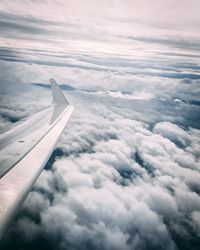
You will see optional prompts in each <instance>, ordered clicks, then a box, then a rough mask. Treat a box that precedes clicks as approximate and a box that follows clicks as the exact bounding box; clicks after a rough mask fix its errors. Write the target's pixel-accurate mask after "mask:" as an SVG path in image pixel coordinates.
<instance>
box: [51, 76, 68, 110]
mask: <svg viewBox="0 0 200 250" xmlns="http://www.w3.org/2000/svg"><path fill="white" fill-rule="evenodd" d="M50 83H51V90H52V96H53V103H54V104H60V105H65V106H67V105H68V104H69V103H68V101H67V99H66V98H65V96H64V94H63V93H62V91H61V89H60V87H59V86H58V84H57V83H56V81H55V80H54V79H50Z"/></svg>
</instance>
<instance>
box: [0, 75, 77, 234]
mask: <svg viewBox="0 0 200 250" xmlns="http://www.w3.org/2000/svg"><path fill="white" fill-rule="evenodd" d="M50 82H51V89H52V95H53V105H52V107H51V108H48V109H46V110H44V111H41V112H39V113H37V114H36V115H33V116H31V117H30V119H29V120H27V121H25V122H24V123H22V124H20V125H19V126H18V127H16V128H13V129H12V130H11V131H8V132H6V133H5V134H3V135H2V136H1V137H0V144H1V145H3V146H2V147H1V155H0V158H1V159H0V168H1V169H3V170H2V171H1V169H0V239H1V238H2V237H3V234H4V233H5V231H6V229H7V228H8V226H9V224H10V223H11V221H12V219H13V218H14V216H15V214H16V212H17V210H18V208H19V207H20V206H21V204H22V203H23V201H24V200H25V198H26V196H27V194H28V192H29V191H30V189H31V187H32V186H33V184H34V182H35V181H36V179H37V178H38V176H39V175H40V173H41V171H42V169H43V167H44V166H45V164H46V163H47V161H48V159H49V158H50V156H51V154H52V152H53V149H54V147H55V145H56V143H57V141H58V139H59V137H60V135H61V134H62V132H63V131H64V129H65V127H66V125H67V122H68V120H69V118H70V116H71V114H72V112H73V107H72V106H71V105H69V103H68V101H67V100H66V98H65V96H64V95H63V93H62V92H61V90H60V88H59V87H58V85H57V84H56V82H55V80H53V79H50Z"/></svg>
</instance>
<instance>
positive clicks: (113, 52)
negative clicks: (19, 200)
mask: <svg viewBox="0 0 200 250" xmlns="http://www.w3.org/2000/svg"><path fill="white" fill-rule="evenodd" d="M199 10H200V2H199V1H198V0H191V1H186V0H177V1H172V0H169V1H165V0H159V1H158V0H148V1H145V0H125V1H122V0H115V1H114V0H102V1H96V0H93V1H92V0H83V1H76V0H73V1H72V0H66V1H60V0H56V1H51V0H46V1H37V0H32V1H31V0H16V1H9V0H5V1H4V0H2V1H0V37H1V39H0V100H1V101H0V132H1V133H3V132H4V131H6V130H7V129H9V127H12V126H15V123H16V122H18V121H20V120H22V119H24V118H26V117H28V116H29V115H31V114H33V113H35V112H37V111H39V110H42V109H44V108H45V107H48V106H49V105H51V93H50V89H49V78H55V79H56V80H57V82H58V83H59V84H61V86H62V87H63V91H64V93H65V95H66V97H67V99H68V100H69V102H70V104H72V105H73V106H74V107H75V111H74V113H73V115H72V117H71V120H70V122H69V124H68V126H67V128H66V130H65V132H64V134H63V136H62V137H61V139H60V140H59V142H58V145H57V147H56V149H55V151H54V153H53V155H52V157H51V158H50V160H49V162H48V163H47V165H46V166H45V169H44V170H43V171H42V173H41V175H40V177H39V179H38V180H37V182H36V183H35V185H34V187H33V190H32V191H31V192H30V193H29V195H28V197H27V199H26V201H25V202H24V204H23V206H22V208H21V209H20V211H19V214H18V216H17V218H16V219H15V220H14V222H13V224H12V225H11V227H10V229H9V231H8V233H7V235H6V236H5V238H4V239H3V241H2V249H5V250H7V249H16V250H18V249H20V250H23V249H42V250H45V249H48V250H49V249H50V250H51V249H52V250H55V249H58V250H64V249H65V250H66V249H67V250H78V249H83V250H93V249H95V250H96V249H97V250H98V249H101V250H104V249H105V250H151V249H152V250H153V249H170V250H182V249H187V250H188V249H189V250H193V249H198V247H199V245H200V233H199V232H200V186H199V183H200V161H199V158H200V146H199V145H200V142H199V140H200V130H199V129H200V126H199V121H200V107H199V104H200V101H199V100H200V99H199V98H200V60H199V59H200V18H199V14H200V13H199ZM69 86H70V88H69ZM67 89H68V90H67ZM69 89H70V90H69Z"/></svg>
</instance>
